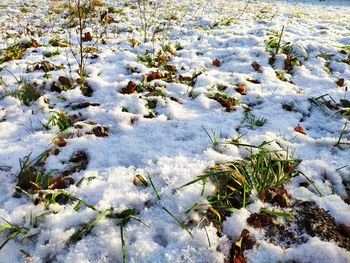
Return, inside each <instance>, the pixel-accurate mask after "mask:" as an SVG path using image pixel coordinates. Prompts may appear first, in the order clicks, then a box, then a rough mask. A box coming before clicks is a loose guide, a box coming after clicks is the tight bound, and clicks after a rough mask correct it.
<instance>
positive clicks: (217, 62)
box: [212, 58, 221, 67]
mask: <svg viewBox="0 0 350 263" xmlns="http://www.w3.org/2000/svg"><path fill="white" fill-rule="evenodd" d="M212 63H213V65H214V66H217V67H220V66H221V61H220V60H219V59H217V58H216V59H214V60H213V62H212Z"/></svg>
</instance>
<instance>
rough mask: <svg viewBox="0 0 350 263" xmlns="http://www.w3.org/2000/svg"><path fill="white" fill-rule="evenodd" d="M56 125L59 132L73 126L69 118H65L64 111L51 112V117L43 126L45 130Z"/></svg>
mask: <svg viewBox="0 0 350 263" xmlns="http://www.w3.org/2000/svg"><path fill="white" fill-rule="evenodd" d="M50 125H51V126H55V125H57V126H58V127H59V129H60V131H64V130H66V129H68V128H69V127H71V126H72V125H73V122H72V120H71V119H70V118H68V117H67V114H66V112H65V111H63V110H62V111H52V112H51V117H50V119H49V120H48V122H47V123H46V124H44V125H43V126H44V127H45V128H46V129H49V127H50Z"/></svg>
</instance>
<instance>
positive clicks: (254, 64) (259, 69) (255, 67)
mask: <svg viewBox="0 0 350 263" xmlns="http://www.w3.org/2000/svg"><path fill="white" fill-rule="evenodd" d="M252 67H253V69H254V70H255V71H257V72H259V73H261V72H262V70H261V66H260V64H258V63H257V62H256V61H254V62H253V63H252Z"/></svg>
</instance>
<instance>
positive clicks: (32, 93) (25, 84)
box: [0, 71, 41, 106]
mask: <svg viewBox="0 0 350 263" xmlns="http://www.w3.org/2000/svg"><path fill="white" fill-rule="evenodd" d="M9 73H10V74H11V75H12V76H13V77H14V78H15V79H16V82H17V88H16V90H15V91H11V90H10V88H9V87H8V86H7V85H6V84H5V83H4V82H3V81H2V80H1V83H0V84H2V85H4V88H3V91H2V94H1V95H2V97H5V96H13V97H15V98H17V99H19V100H20V101H21V102H22V103H23V104H24V105H26V106H29V105H30V103H31V102H33V101H36V100H37V99H38V98H40V96H41V94H40V93H39V92H38V91H37V85H36V84H35V83H33V82H31V81H30V79H28V78H26V77H25V76H23V75H21V76H20V77H19V78H17V77H16V76H15V75H14V74H13V73H11V72H10V71H9Z"/></svg>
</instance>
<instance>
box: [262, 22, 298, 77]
mask: <svg viewBox="0 0 350 263" xmlns="http://www.w3.org/2000/svg"><path fill="white" fill-rule="evenodd" d="M283 32H284V26H283V27H282V29H281V31H280V32H278V31H276V30H270V31H269V32H268V36H269V38H268V39H267V40H265V45H266V50H267V51H268V52H269V53H270V58H269V63H270V64H271V65H273V63H274V62H275V60H276V56H277V55H278V54H279V53H280V52H281V53H283V54H285V55H286V56H287V58H286V60H285V61H284V67H285V70H286V71H287V72H288V73H290V72H291V71H292V70H293V67H294V66H298V65H301V62H300V61H299V59H298V58H297V57H296V56H295V55H294V54H293V47H292V44H291V43H290V42H286V43H283V44H282V36H283ZM276 74H277V73H276ZM277 77H278V76H277ZM283 81H284V80H283Z"/></svg>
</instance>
